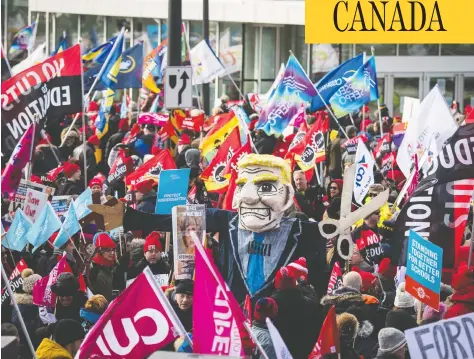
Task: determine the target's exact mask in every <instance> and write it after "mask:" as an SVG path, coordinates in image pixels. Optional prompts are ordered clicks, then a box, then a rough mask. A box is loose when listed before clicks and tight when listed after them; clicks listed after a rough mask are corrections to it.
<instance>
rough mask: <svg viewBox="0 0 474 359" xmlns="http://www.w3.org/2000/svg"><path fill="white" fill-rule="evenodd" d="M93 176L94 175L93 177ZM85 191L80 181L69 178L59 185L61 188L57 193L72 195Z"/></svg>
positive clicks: (58, 194) (59, 194)
mask: <svg viewBox="0 0 474 359" xmlns="http://www.w3.org/2000/svg"><path fill="white" fill-rule="evenodd" d="M91 178H92V177H91ZM83 191H84V186H83V185H81V183H80V181H79V182H74V181H70V180H67V181H66V182H64V183H62V184H61V185H59V188H58V190H57V192H56V193H55V195H57V196H72V195H80V194H81V193H82V192H83Z"/></svg>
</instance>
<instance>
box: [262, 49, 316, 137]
mask: <svg viewBox="0 0 474 359" xmlns="http://www.w3.org/2000/svg"><path fill="white" fill-rule="evenodd" d="M314 96H316V90H315V88H314V86H313V84H312V83H311V81H310V79H309V78H308V76H307V75H306V73H305V72H304V70H303V68H302V67H301V65H300V63H299V62H298V60H297V59H296V57H294V56H293V55H290V58H289V59H288V63H287V64H286V68H285V72H284V73H283V76H282V78H281V80H280V82H279V83H278V85H277V87H276V88H275V91H274V92H273V94H272V95H271V97H270V98H269V99H268V103H267V107H266V108H265V109H264V110H263V111H262V113H261V114H260V118H259V119H258V122H257V125H256V126H255V128H256V129H259V130H263V131H265V132H266V133H267V135H273V134H274V135H275V136H276V137H278V136H280V135H281V134H282V133H283V130H284V129H285V128H286V127H287V126H288V123H289V122H290V120H291V119H292V118H293V116H294V115H295V114H296V113H297V112H298V110H299V109H300V107H301V106H302V105H304V106H306V105H309V104H310V103H311V101H312V99H313V97H314Z"/></svg>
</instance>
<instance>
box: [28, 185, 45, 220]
mask: <svg viewBox="0 0 474 359" xmlns="http://www.w3.org/2000/svg"><path fill="white" fill-rule="evenodd" d="M46 202H48V195H47V194H46V193H43V192H39V191H35V190H34V189H31V188H28V189H27V190H26V198H25V203H24V206H25V207H24V210H23V212H25V216H27V217H28V218H29V219H31V221H32V222H33V223H34V222H35V220H36V218H38V216H39V214H40V213H41V211H42V210H43V208H44V206H45V204H46Z"/></svg>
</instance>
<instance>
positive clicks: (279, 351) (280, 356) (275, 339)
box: [267, 318, 293, 359]
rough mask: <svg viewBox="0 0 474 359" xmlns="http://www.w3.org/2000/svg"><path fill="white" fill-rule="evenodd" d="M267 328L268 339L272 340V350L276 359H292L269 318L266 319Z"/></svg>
mask: <svg viewBox="0 0 474 359" xmlns="http://www.w3.org/2000/svg"><path fill="white" fill-rule="evenodd" d="M267 327H268V332H269V333H270V337H271V338H272V343H273V348H274V349H275V354H276V357H277V359H293V357H292V356H291V354H290V351H289V350H288V348H287V347H286V344H285V342H284V341H283V339H282V338H281V335H280V333H279V332H278V329H277V328H275V326H274V325H273V323H272V321H271V320H270V318H267Z"/></svg>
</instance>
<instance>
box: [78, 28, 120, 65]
mask: <svg viewBox="0 0 474 359" xmlns="http://www.w3.org/2000/svg"><path fill="white" fill-rule="evenodd" d="M116 40H117V36H114V37H112V38H111V39H109V40H107V41H106V42H104V43H103V44H101V45H99V46H96V47H94V48H93V49H91V50H89V51H88V52H86V53H85V54H84V55H82V63H83V64H84V65H85V66H86V67H94V66H97V64H100V65H102V64H104V63H105V60H106V59H107V56H109V53H110V51H111V50H112V47H113V46H114V43H115V41H116Z"/></svg>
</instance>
